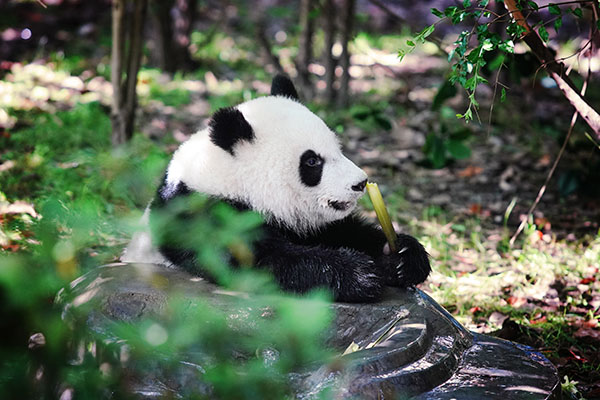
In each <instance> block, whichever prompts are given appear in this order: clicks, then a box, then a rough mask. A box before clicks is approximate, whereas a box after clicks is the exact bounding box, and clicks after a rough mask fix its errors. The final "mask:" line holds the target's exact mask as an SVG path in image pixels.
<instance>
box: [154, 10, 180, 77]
mask: <svg viewBox="0 0 600 400" xmlns="http://www.w3.org/2000/svg"><path fill="white" fill-rule="evenodd" d="M172 7H173V1H172V0H159V1H155V2H153V3H152V4H151V5H150V10H151V14H152V20H153V21H154V23H155V24H156V27H157V31H158V34H157V35H156V41H157V44H156V55H155V58H156V61H157V62H158V66H159V68H160V69H162V70H163V71H167V72H175V66H176V56H175V47H174V46H173V27H172V21H171V8H172Z"/></svg>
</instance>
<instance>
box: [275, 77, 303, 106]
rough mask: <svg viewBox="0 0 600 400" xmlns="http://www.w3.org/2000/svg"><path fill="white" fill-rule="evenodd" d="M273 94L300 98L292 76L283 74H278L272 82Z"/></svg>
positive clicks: (295, 98)
mask: <svg viewBox="0 0 600 400" xmlns="http://www.w3.org/2000/svg"><path fill="white" fill-rule="evenodd" d="M271 95H272V96H285V97H289V98H290V99H294V100H300V98H299V97H298V92H296V88H295V87H294V84H293V83H292V81H291V80H290V78H288V77H287V76H285V75H283V74H277V75H276V76H275V78H273V82H272V83H271Z"/></svg>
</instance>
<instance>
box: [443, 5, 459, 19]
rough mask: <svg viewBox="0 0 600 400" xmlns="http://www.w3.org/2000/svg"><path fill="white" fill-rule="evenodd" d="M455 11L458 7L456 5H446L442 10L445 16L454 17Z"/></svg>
mask: <svg viewBox="0 0 600 400" xmlns="http://www.w3.org/2000/svg"><path fill="white" fill-rule="evenodd" d="M457 11H458V7H456V6H450V7H447V8H446V9H445V10H444V15H445V16H446V17H450V18H452V17H454V14H456V12H457Z"/></svg>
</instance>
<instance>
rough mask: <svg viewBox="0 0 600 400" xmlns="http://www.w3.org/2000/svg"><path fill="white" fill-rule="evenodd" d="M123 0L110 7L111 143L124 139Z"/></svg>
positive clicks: (114, 143)
mask: <svg viewBox="0 0 600 400" xmlns="http://www.w3.org/2000/svg"><path fill="white" fill-rule="evenodd" d="M124 22H125V0H113V9H112V54H111V76H110V79H111V83H112V87H113V99H112V106H111V115H110V116H111V121H112V130H113V132H112V144H113V145H115V146H116V145H119V144H121V143H124V142H125V141H126V137H127V136H126V134H125V123H124V120H123V113H122V106H123V83H122V75H123V55H124V52H125V32H124V28H125V27H124Z"/></svg>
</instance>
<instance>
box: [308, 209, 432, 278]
mask: <svg viewBox="0 0 600 400" xmlns="http://www.w3.org/2000/svg"><path fill="white" fill-rule="evenodd" d="M314 240H315V241H318V242H320V243H326V244H327V245H329V246H335V247H349V248H352V249H355V250H357V251H359V252H361V253H366V254H368V255H369V256H370V257H372V258H373V259H374V260H375V264H376V265H377V266H378V267H379V269H380V270H381V271H382V272H381V273H382V274H384V276H385V277H386V279H385V283H386V284H387V285H390V286H397V287H408V286H412V285H417V284H419V283H422V282H423V281H425V279H427V276H429V273H430V272H431V266H430V264H429V254H427V251H426V250H425V248H424V247H423V246H422V245H421V243H419V241H418V240H417V239H415V238H414V237H412V236H410V235H406V234H399V235H397V237H396V247H397V248H398V251H397V252H396V253H394V254H392V253H390V251H389V245H388V244H387V240H386V237H385V235H384V234H383V231H382V230H381V229H380V228H379V227H377V226H375V225H374V224H372V223H371V222H368V221H366V220H364V219H363V218H361V217H359V216H357V215H354V214H351V215H349V216H348V217H346V218H344V219H343V220H340V221H336V222H334V223H332V224H330V225H329V226H328V227H327V228H326V229H323V230H321V231H320V232H319V233H318V234H317V235H315V237H314Z"/></svg>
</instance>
